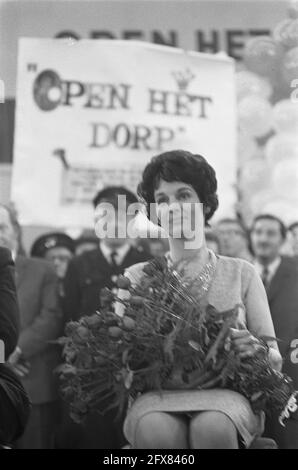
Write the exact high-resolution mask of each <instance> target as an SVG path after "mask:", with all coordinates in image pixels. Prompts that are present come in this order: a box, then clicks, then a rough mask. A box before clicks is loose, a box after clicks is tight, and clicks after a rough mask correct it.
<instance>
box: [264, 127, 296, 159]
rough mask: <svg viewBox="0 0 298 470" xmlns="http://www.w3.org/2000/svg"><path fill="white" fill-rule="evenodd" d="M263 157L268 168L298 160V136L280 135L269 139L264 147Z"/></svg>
mask: <svg viewBox="0 0 298 470" xmlns="http://www.w3.org/2000/svg"><path fill="white" fill-rule="evenodd" d="M265 157H266V160H267V162H268V164H269V165H270V166H273V165H275V164H276V163H278V162H283V161H284V160H289V159H291V158H298V135H293V134H286V133H282V134H277V135H275V136H273V137H271V138H270V139H269V140H268V142H267V144H266V146H265Z"/></svg>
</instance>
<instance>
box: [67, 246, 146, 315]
mask: <svg viewBox="0 0 298 470" xmlns="http://www.w3.org/2000/svg"><path fill="white" fill-rule="evenodd" d="M149 258H150V255H148V254H147V253H145V252H142V251H139V250H137V249H136V248H134V247H131V248H130V250H129V251H128V253H127V254H126V256H125V258H124V260H123V262H122V264H121V265H119V266H117V267H112V266H111V265H110V264H109V263H108V261H107V260H106V258H105V257H104V255H103V254H102V252H101V250H100V248H98V249H96V250H92V251H88V252H86V253H83V254H82V255H80V256H75V257H74V258H73V259H72V260H71V262H70V263H69V266H68V270H67V273H66V276H65V279H64V300H63V310H64V313H65V317H66V320H67V321H69V320H77V319H79V318H80V317H82V316H84V315H91V314H93V313H95V311H96V310H98V309H99V307H100V290H101V289H102V288H104V287H109V288H112V287H113V286H115V283H114V281H113V279H112V278H113V276H118V275H119V274H122V273H123V272H124V270H125V269H126V268H128V267H129V266H132V265H133V264H136V263H140V262H142V261H147V260H148V259H149Z"/></svg>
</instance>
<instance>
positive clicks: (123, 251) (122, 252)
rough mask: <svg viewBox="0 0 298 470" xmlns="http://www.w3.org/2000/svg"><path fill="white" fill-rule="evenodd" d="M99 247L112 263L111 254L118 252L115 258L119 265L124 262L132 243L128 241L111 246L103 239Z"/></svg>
mask: <svg viewBox="0 0 298 470" xmlns="http://www.w3.org/2000/svg"><path fill="white" fill-rule="evenodd" d="M99 247H100V249H101V252H102V254H103V255H104V257H105V259H106V260H107V261H108V263H111V254H112V253H113V252H116V253H117V254H116V256H115V259H116V262H117V264H118V265H120V264H122V261H123V260H124V258H125V256H126V255H127V253H128V252H129V250H130V244H129V243H128V242H126V243H124V245H121V246H119V247H118V248H111V247H110V246H108V245H107V244H106V243H104V241H101V242H100V243H99Z"/></svg>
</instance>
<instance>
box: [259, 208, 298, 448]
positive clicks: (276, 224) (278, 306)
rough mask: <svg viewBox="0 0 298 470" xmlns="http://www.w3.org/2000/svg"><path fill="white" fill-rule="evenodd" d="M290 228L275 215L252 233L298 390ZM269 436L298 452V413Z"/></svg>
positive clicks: (273, 422)
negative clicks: (286, 246)
mask: <svg viewBox="0 0 298 470" xmlns="http://www.w3.org/2000/svg"><path fill="white" fill-rule="evenodd" d="M285 238H286V228H285V226H284V224H283V222H282V221H281V220H279V219H278V218H277V217H274V216H272V215H260V216H258V217H256V218H255V220H254V222H253V226H252V231H251V245H252V249H253V252H254V254H255V266H256V268H257V269H258V271H259V273H260V275H261V277H262V279H263V283H264V285H265V288H266V291H267V295H268V300H269V306H270V310H271V315H272V320H273V324H274V328H275V333H276V337H277V338H278V339H280V340H281V341H280V342H279V348H280V352H281V354H282V356H283V358H284V364H283V372H284V373H286V374H287V375H289V376H290V377H291V378H292V379H293V381H294V385H295V388H296V389H297V390H298V261H297V258H296V259H295V258H291V257H286V256H281V255H280V252H281V248H282V245H283V243H284V241H285ZM267 434H268V435H270V436H271V437H273V438H274V439H275V440H276V441H277V443H278V445H279V447H280V448H282V449H298V412H296V413H294V414H293V415H292V416H291V418H290V419H289V420H288V421H287V422H286V427H285V428H283V427H282V426H281V425H280V424H279V423H278V417H277V416H273V417H272V419H270V420H268V423H267Z"/></svg>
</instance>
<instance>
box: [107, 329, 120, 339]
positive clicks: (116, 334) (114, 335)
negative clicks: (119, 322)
mask: <svg viewBox="0 0 298 470" xmlns="http://www.w3.org/2000/svg"><path fill="white" fill-rule="evenodd" d="M108 332H109V335H110V336H111V337H112V338H120V337H121V336H122V334H123V331H122V330H121V328H119V327H118V326H110V327H109V328H108Z"/></svg>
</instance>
